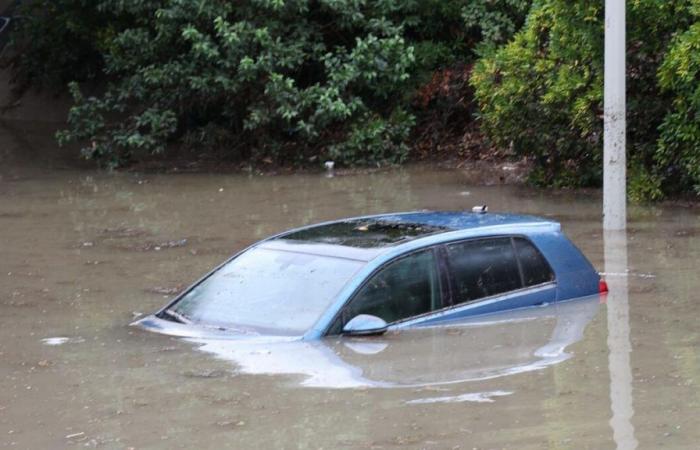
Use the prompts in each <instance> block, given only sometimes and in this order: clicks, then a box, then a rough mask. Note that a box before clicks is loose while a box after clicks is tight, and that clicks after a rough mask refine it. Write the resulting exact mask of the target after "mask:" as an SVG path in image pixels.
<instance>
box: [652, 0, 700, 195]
mask: <svg viewBox="0 0 700 450" xmlns="http://www.w3.org/2000/svg"><path fill="white" fill-rule="evenodd" d="M693 3H694V4H693V7H692V8H691V11H692V13H693V14H694V15H695V17H696V22H695V23H694V24H692V25H691V26H690V27H689V28H688V30H687V31H685V32H684V33H682V34H680V35H678V36H677V37H676V38H675V39H674V40H673V42H672V43H671V45H670V47H669V50H668V52H667V53H666V56H665V58H664V61H663V63H662V64H661V67H660V68H659V84H660V85H661V88H662V89H664V91H665V92H668V93H671V94H672V95H673V101H672V108H671V110H670V111H669V113H668V114H667V115H666V117H665V118H664V121H663V123H662V124H661V126H660V128H659V129H660V132H661V134H660V137H659V140H658V151H657V152H656V154H655V155H654V158H655V163H656V164H657V166H658V167H659V168H660V169H662V170H660V171H659V178H660V179H661V181H662V182H663V184H664V186H665V187H666V189H667V190H670V191H674V192H682V191H689V190H691V189H692V190H694V191H695V193H696V194H698V195H700V0H695V1H694V2H693Z"/></svg>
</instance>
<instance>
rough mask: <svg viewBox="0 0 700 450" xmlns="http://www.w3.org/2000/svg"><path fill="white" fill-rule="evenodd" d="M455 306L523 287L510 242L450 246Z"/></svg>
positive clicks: (492, 240)
mask: <svg viewBox="0 0 700 450" xmlns="http://www.w3.org/2000/svg"><path fill="white" fill-rule="evenodd" d="M447 259H448V263H449V266H450V270H451V272H452V277H453V283H454V286H453V303H454V304H459V303H465V302H470V301H474V300H478V299H480V298H483V297H488V296H491V295H496V294H501V293H503V292H508V291H512V290H515V289H519V288H521V287H522V281H521V279H520V271H519V269H518V262H517V260H516V259H515V252H514V250H513V245H512V244H511V240H510V238H509V237H508V238H489V239H477V240H472V241H464V242H459V243H456V244H450V245H448V246H447Z"/></svg>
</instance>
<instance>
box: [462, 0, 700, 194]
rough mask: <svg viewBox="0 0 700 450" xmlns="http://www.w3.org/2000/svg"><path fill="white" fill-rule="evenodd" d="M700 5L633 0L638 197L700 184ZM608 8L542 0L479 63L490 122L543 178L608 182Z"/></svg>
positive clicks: (631, 145) (491, 131) (487, 126)
mask: <svg viewBox="0 0 700 450" xmlns="http://www.w3.org/2000/svg"><path fill="white" fill-rule="evenodd" d="M691 13H694V14H695V18H694V16H693V15H692V14H691ZM697 13H698V0H636V1H632V2H627V24H628V29H627V36H628V52H627V65H628V74H627V77H628V78H627V79H628V103H627V104H628V149H627V151H628V159H629V161H630V174H631V181H630V187H631V192H630V194H631V195H632V196H633V197H636V198H651V199H658V198H661V197H662V196H664V195H666V194H670V193H678V192H687V191H689V190H691V189H692V188H693V186H695V189H697V185H698V184H699V183H700V169H699V168H698V166H699V165H698V158H699V157H700V145H699V143H700V138H699V136H700V134H699V133H698V131H699V128H698V123H699V122H698V111H699V109H698V106H699V105H700V103H699V97H698V79H699V78H698V76H697V75H698V68H699V66H698V43H699V42H700V41H699V40H698V28H697V27H698V25H697V24H695V25H692V26H691V23H692V22H693V21H694V20H695V21H696V20H697ZM603 16H604V11H603V2H601V1H597V0H596V1H593V0H575V1H574V0H542V1H539V2H535V3H534V4H533V6H532V9H531V10H530V13H529V15H528V17H527V19H526V25H525V26H524V27H523V28H522V29H521V30H520V31H519V32H518V33H517V34H516V35H515V36H514V38H513V40H512V41H511V42H509V43H507V44H506V45H504V46H501V47H499V48H498V49H496V50H494V51H492V52H490V53H488V54H486V55H485V56H484V57H483V58H482V59H481V60H480V61H479V62H478V63H477V65H476V67H475V70H474V72H473V75H472V79H471V82H472V85H473V86H474V88H475V91H476V97H477V100H478V103H479V107H480V118H481V121H482V126H483V128H484V130H485V131H486V132H487V133H488V135H489V136H490V138H491V139H492V140H493V141H494V142H495V143H496V144H498V145H501V146H510V147H512V148H513V150H514V151H515V152H516V153H518V154H520V155H524V156H528V157H531V158H532V159H533V160H534V161H535V170H534V172H533V174H532V180H533V181H534V182H535V183H537V184H541V185H548V186H575V187H578V186H599V185H600V183H601V176H602V155H601V154H602V137H603V136H602V107H603V91H602V88H603V32H604V30H603ZM689 27H690V28H689ZM686 30H687V31H686ZM679 33H680V34H679Z"/></svg>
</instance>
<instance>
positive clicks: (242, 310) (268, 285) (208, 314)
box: [164, 248, 365, 335]
mask: <svg viewBox="0 0 700 450" xmlns="http://www.w3.org/2000/svg"><path fill="white" fill-rule="evenodd" d="M364 264H365V263H364V262H361V261H355V260H349V259H340V258H333V257H328V256H318V255H309V254H305V253H295V252H288V251H280V250H270V249H264V248H253V249H251V250H248V251H247V252H245V253H243V254H241V255H240V256H238V257H237V258H235V259H234V260H232V261H231V262H229V263H227V264H226V265H224V266H223V267H221V268H220V269H219V270H217V271H216V272H214V273H213V274H212V275H211V276H210V277H209V278H207V279H206V280H204V281H203V282H202V283H200V284H199V285H198V286H197V287H195V288H194V289H192V290H191V291H189V292H188V293H187V294H185V295H184V296H183V297H182V298H181V299H180V300H179V301H178V302H177V303H176V304H175V305H173V306H171V307H170V308H169V309H168V310H167V311H166V313H165V314H164V316H166V317H167V316H169V317H171V318H175V319H179V320H182V321H190V322H194V323H202V324H206V325H214V326H219V327H224V328H227V329H231V330H234V331H243V332H246V331H256V332H267V333H271V334H291V335H298V334H303V333H304V332H306V331H308V330H309V329H310V328H311V327H312V326H313V325H314V323H315V322H316V321H317V320H318V319H319V318H320V316H321V314H323V312H325V310H326V309H327V308H328V306H329V305H330V304H331V302H332V301H333V300H334V298H335V296H336V295H337V294H338V292H339V291H340V289H341V288H342V287H343V286H344V285H345V283H346V282H347V281H348V280H349V279H350V278H351V277H352V276H353V274H355V272H357V270H358V269H359V268H361V267H362V266H363V265H364Z"/></svg>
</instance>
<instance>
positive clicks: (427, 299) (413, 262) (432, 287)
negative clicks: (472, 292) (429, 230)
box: [338, 250, 442, 331]
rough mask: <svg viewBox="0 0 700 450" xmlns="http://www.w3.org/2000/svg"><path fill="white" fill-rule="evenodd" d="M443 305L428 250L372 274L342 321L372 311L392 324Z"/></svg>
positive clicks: (431, 257) (437, 279) (433, 261)
mask: <svg viewBox="0 0 700 450" xmlns="http://www.w3.org/2000/svg"><path fill="white" fill-rule="evenodd" d="M441 307H442V301H441V295H440V280H439V278H438V272H437V268H436V264H435V254H434V252H433V251H432V250H425V251H421V252H417V253H413V254H411V255H408V256H406V257H403V258H401V259H399V260H397V261H395V262H393V263H390V264H389V265H387V266H386V267H384V268H383V269H381V271H380V272H378V273H377V274H375V275H374V276H372V278H370V279H369V281H367V283H365V285H364V286H363V287H362V288H361V289H360V291H359V292H358V293H357V295H356V296H355V297H354V298H353V300H352V301H351V302H350V304H349V305H348V306H347V307H346V309H345V311H344V313H343V320H344V322H345V323H347V322H348V321H349V320H351V319H352V318H353V317H355V316H357V315H358V314H371V315H373V316H377V317H381V318H382V319H384V320H385V321H386V322H387V323H392V322H396V321H399V320H402V319H406V318H409V317H413V316H417V315H420V314H424V313H427V312H430V311H433V310H435V309H439V308H441ZM338 331H339V330H338Z"/></svg>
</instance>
